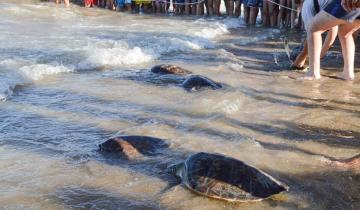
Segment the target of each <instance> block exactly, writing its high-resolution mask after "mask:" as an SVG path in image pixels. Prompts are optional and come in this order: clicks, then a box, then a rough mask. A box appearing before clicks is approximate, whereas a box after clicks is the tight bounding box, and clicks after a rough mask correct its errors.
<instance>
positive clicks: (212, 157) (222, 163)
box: [168, 152, 288, 202]
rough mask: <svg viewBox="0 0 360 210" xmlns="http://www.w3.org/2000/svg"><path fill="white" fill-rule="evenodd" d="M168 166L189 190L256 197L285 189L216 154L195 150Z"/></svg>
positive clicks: (217, 195) (230, 198) (209, 194)
mask: <svg viewBox="0 0 360 210" xmlns="http://www.w3.org/2000/svg"><path fill="white" fill-rule="evenodd" d="M168 170H169V172H171V173H173V174H174V175H175V176H177V177H179V178H180V179H181V181H182V183H183V184H184V185H185V186H186V187H187V188H189V189H190V190H192V191H194V192H196V193H199V194H201V195H204V196H207V197H210V198H216V199H222V200H227V201H235V202H248V201H260V200H263V199H265V198H268V197H270V196H272V195H275V194H278V193H280V192H282V191H286V190H288V187H287V186H285V185H284V184H282V183H280V182H279V181H277V180H275V179H274V178H273V177H271V176H270V175H268V174H266V173H264V172H262V171H260V170H259V169H256V168H254V167H252V166H249V165H247V164H245V163H244V162H242V161H239V160H236V159H234V158H230V157H226V156H223V155H219V154H210V153H204V152H201V153H196V154H194V155H191V156H190V157H188V158H187V159H186V160H185V161H184V162H182V163H179V164H176V165H172V166H170V167H169V168H168Z"/></svg>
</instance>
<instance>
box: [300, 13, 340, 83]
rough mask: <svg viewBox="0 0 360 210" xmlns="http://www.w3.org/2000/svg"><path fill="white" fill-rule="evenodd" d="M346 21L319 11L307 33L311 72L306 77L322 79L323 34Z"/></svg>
mask: <svg viewBox="0 0 360 210" xmlns="http://www.w3.org/2000/svg"><path fill="white" fill-rule="evenodd" d="M343 23H346V22H345V21H344V20H340V19H337V18H335V17H333V16H331V15H329V14H327V13H326V12H324V11H321V12H320V13H318V14H317V15H316V16H315V17H314V19H313V21H312V23H311V25H310V27H309V31H308V33H307V42H308V47H309V70H310V71H309V73H310V75H308V77H307V78H306V79H320V78H321V76H320V53H321V47H322V40H321V34H322V33H324V32H325V31H327V30H329V29H330V28H332V27H334V26H336V25H339V24H343Z"/></svg>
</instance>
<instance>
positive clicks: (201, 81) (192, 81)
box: [181, 75, 222, 91]
mask: <svg viewBox="0 0 360 210" xmlns="http://www.w3.org/2000/svg"><path fill="white" fill-rule="evenodd" d="M181 86H182V87H183V88H185V89H186V90H188V91H197V90H200V89H202V88H210V89H213V90H216V89H220V88H222V85H221V84H220V83H217V82H215V81H213V80H211V79H209V78H207V77H204V76H201V75H192V76H190V77H189V78H187V79H186V80H185V81H184V82H183V83H182V84H181Z"/></svg>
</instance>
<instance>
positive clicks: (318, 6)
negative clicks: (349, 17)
mask: <svg viewBox="0 0 360 210" xmlns="http://www.w3.org/2000/svg"><path fill="white" fill-rule="evenodd" d="M330 1H331V0H306V1H305V2H304V4H303V7H302V11H301V14H302V15H301V16H302V19H303V22H304V26H305V30H306V31H309V27H310V24H311V21H312V19H313V18H314V16H315V15H316V14H317V13H319V12H320V11H321V10H323V9H324V8H325V7H326V6H327V5H328V4H329V3H330ZM337 32H338V26H334V27H332V28H331V29H330V30H329V31H328V33H327V36H326V39H325V42H324V44H323V46H322V49H321V54H320V57H321V58H323V57H325V55H326V53H327V52H328V50H329V49H330V47H331V46H332V44H333V43H334V41H335V39H336V36H337ZM307 57H308V45H307V41H306V40H305V42H304V44H303V49H302V51H301V52H300V54H299V55H298V56H297V57H296V59H295V61H294V63H293V65H292V67H291V68H292V69H296V70H302V69H304V68H305V67H304V66H305V62H306V59H307Z"/></svg>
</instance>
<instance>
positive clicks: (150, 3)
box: [58, 0, 303, 28]
mask: <svg viewBox="0 0 360 210" xmlns="http://www.w3.org/2000/svg"><path fill="white" fill-rule="evenodd" d="M58 1H59V0H58ZM222 3H223V4H224V6H225V12H224V14H222V13H221V11H220V6H221V4H222ZM302 3H303V0H224V1H223V2H222V1H221V0H84V6H85V7H99V8H107V9H110V10H116V11H121V12H132V13H156V14H166V13H169V12H172V13H174V14H175V15H197V16H204V15H206V16H221V15H226V16H229V17H236V18H238V17H240V16H241V15H242V11H243V13H244V14H243V17H244V20H245V22H246V23H248V24H250V25H254V24H256V21H257V17H258V16H260V15H259V14H261V16H260V17H261V22H262V24H263V25H264V26H272V27H276V26H278V27H292V28H294V27H295V26H296V25H295V23H296V19H298V14H299V12H298V11H300V10H301V6H302ZM170 8H172V11H170ZM298 22H299V23H301V21H298Z"/></svg>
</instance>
